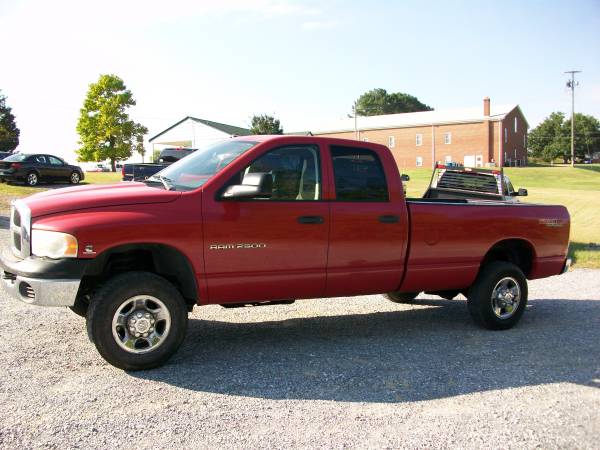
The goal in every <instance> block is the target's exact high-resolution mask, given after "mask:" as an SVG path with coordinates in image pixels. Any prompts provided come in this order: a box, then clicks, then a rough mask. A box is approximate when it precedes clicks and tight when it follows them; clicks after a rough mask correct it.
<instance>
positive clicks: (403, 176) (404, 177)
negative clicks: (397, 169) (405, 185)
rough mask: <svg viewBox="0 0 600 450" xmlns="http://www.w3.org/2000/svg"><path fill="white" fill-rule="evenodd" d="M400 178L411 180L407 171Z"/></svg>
mask: <svg viewBox="0 0 600 450" xmlns="http://www.w3.org/2000/svg"><path fill="white" fill-rule="evenodd" d="M400 178H401V179H402V181H410V177H409V176H408V175H406V174H405V173H403V174H402V175H400Z"/></svg>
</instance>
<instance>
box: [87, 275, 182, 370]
mask: <svg viewBox="0 0 600 450" xmlns="http://www.w3.org/2000/svg"><path fill="white" fill-rule="evenodd" d="M86 319H87V329H88V334H89V337H90V340H91V341H92V342H93V343H94V345H95V346H96V349H97V350H98V352H99V353H100V355H101V356H102V357H103V358H104V359H105V360H106V361H107V362H109V363H110V364H112V365H113V366H115V367H118V368H120V369H125V370H144V369H151V368H153V367H157V366H160V365H162V364H164V363H165V362H166V361H167V360H168V359H169V358H170V357H171V356H172V355H173V354H174V353H175V352H176V351H177V349H178V348H179V346H180V345H181V343H182V342H183V339H184V337H185V332H186V327H187V308H186V304H185V301H184V299H183V297H182V296H181V294H180V293H179V291H178V290H177V289H175V287H174V286H173V285H172V284H171V283H169V282H168V281H167V280H165V279H164V278H162V277H160V276H158V275H155V274H153V273H149V272H128V273H125V274H122V275H117V276H116V277H114V278H112V279H110V280H109V281H108V282H106V283H105V284H104V285H103V286H102V287H101V288H100V290H99V291H98V292H97V293H96V294H95V295H94V297H93V298H92V299H91V302H90V306H89V308H88V312H87V318H86Z"/></svg>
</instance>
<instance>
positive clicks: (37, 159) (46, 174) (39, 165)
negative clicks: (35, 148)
mask: <svg viewBox="0 0 600 450" xmlns="http://www.w3.org/2000/svg"><path fill="white" fill-rule="evenodd" d="M27 162H28V163H30V164H31V165H32V166H33V168H35V169H36V170H37V172H38V173H39V174H40V177H41V178H42V179H43V180H44V181H49V180H52V170H51V168H50V163H48V160H47V159H46V156H45V155H32V156H30V157H29V158H28V159H27Z"/></svg>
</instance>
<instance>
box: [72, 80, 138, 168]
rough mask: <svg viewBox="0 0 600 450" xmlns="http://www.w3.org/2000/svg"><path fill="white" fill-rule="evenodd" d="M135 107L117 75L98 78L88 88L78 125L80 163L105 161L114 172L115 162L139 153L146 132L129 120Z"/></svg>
mask: <svg viewBox="0 0 600 450" xmlns="http://www.w3.org/2000/svg"><path fill="white" fill-rule="evenodd" d="M134 105H135V100H134V98H133V95H132V93H131V91H129V90H128V89H127V87H126V86H125V83H124V82H123V80H122V79H121V78H119V77H118V76H116V75H100V78H99V79H98V81H97V82H96V83H92V84H90V86H89V89H88V92H87V95H86V98H85V100H84V102H83V108H81V110H80V115H79V121H78V122H77V132H78V133H79V136H80V139H81V140H80V142H79V144H80V145H81V147H80V148H79V149H78V150H77V154H78V155H79V157H78V159H79V161H104V160H107V159H108V160H110V164H111V168H112V170H113V171H115V162H116V161H117V160H123V159H127V158H129V157H130V156H131V153H132V151H134V150H136V151H138V152H139V151H140V143H141V144H142V145H143V137H144V134H146V133H147V132H148V130H147V129H146V127H144V126H143V125H141V124H139V123H136V122H134V121H133V120H131V119H130V118H129V114H128V112H127V110H128V108H129V107H131V106H134Z"/></svg>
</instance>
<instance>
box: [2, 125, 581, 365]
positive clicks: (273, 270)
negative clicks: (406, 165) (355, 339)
mask: <svg viewBox="0 0 600 450" xmlns="http://www.w3.org/2000/svg"><path fill="white" fill-rule="evenodd" d="M569 226H570V219H569V213H568V212H567V209H566V208H565V207H563V206H551V205H536V204H525V203H514V202H507V201H503V200H496V201H488V202H482V201H480V200H479V199H478V198H476V199H475V200H474V201H471V200H470V199H469V198H460V199H451V198H449V199H439V198H435V199H432V198H419V199H409V200H407V199H406V198H405V197H404V195H403V189H402V180H401V176H400V174H399V172H398V167H397V165H396V162H395V160H394V157H393V156H392V154H391V152H390V150H389V149H388V148H387V147H384V146H382V145H378V144H374V143H368V142H357V141H353V140H343V139H332V138H324V137H312V136H311V137H308V136H244V137H239V138H233V139H229V140H227V141H224V142H221V143H219V144H216V145H214V146H212V147H209V148H205V149H202V150H198V151H197V152H195V153H194V154H192V155H190V156H188V157H186V158H183V159H182V160H180V161H178V162H176V163H174V164H172V165H171V166H169V167H167V168H165V169H164V170H162V171H161V172H160V173H158V174H156V175H154V176H153V177H150V178H148V179H147V180H146V181H145V182H143V183H141V182H135V183H119V184H116V185H114V186H106V185H104V186H86V187H80V188H75V189H70V190H63V191H62V192H56V191H47V192H43V193H38V194H36V195H33V196H30V197H28V198H26V199H23V200H17V201H16V202H14V204H13V206H12V211H11V223H10V230H11V231H10V232H11V239H10V243H11V244H10V249H4V251H3V253H2V255H1V256H0V267H1V269H2V270H1V272H2V273H1V275H2V276H1V284H2V285H3V286H4V288H5V289H6V290H7V291H8V293H9V294H10V295H11V296H13V297H15V298H17V299H19V300H22V301H24V302H26V303H29V304H33V305H42V306H68V307H70V308H71V309H72V310H73V311H74V312H75V313H77V314H80V315H83V316H85V317H86V323H87V330H88V334H89V337H90V340H91V341H92V342H93V343H94V344H95V346H96V348H97V350H98V351H99V352H100V354H101V355H102V357H103V358H104V359H105V360H106V361H108V362H109V363H110V364H113V365H115V366H117V367H120V368H123V369H129V370H136V369H149V368H152V367H156V366H158V365H160V364H162V363H164V362H165V361H166V360H167V359H168V358H169V357H170V356H171V355H172V354H173V353H174V352H175V351H176V350H177V348H178V347H179V346H180V344H181V342H182V341H183V339H184V337H185V333H186V326H187V313H188V311H190V310H191V309H192V308H193V306H194V305H211V304H213V305H214V304H219V305H223V306H226V307H240V306H260V305H265V304H267V305H286V304H289V303H292V302H293V301H295V299H305V298H320V297H342V296H354V295H365V294H386V296H387V298H388V299H389V300H391V301H393V302H398V303H405V302H412V301H413V299H414V298H415V297H416V296H417V294H419V293H420V292H422V291H425V292H427V293H430V294H435V295H439V296H440V297H443V298H447V299H452V298H454V297H455V296H457V295H459V293H462V294H464V295H466V296H467V298H468V301H467V305H468V310H469V312H470V313H471V316H472V317H473V319H474V320H475V322H476V323H478V324H480V325H481V326H483V327H486V328H489V329H494V330H500V329H508V328H511V327H513V326H514V325H515V324H517V322H519V320H520V318H521V316H522V315H523V313H524V312H525V307H526V304H527V279H536V278H544V277H549V276H551V275H557V274H560V273H562V272H564V271H565V270H566V269H568V267H569V263H570V261H569V260H568V259H567V248H568V241H569ZM35 321H36V324H37V322H39V321H40V319H39V315H35ZM46 326H52V324H47V325H46ZM465 333H469V331H465ZM496 340H499V341H501V338H500V337H497V338H496ZM40 345H42V344H40Z"/></svg>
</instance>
